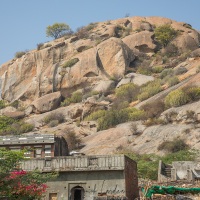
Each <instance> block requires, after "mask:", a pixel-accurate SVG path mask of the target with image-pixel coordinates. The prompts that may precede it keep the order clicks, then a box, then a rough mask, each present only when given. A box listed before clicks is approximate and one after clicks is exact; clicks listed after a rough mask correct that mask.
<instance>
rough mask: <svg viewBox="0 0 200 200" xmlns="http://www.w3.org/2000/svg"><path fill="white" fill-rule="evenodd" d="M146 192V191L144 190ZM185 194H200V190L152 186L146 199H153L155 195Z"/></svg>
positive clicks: (146, 194)
mask: <svg viewBox="0 0 200 200" xmlns="http://www.w3.org/2000/svg"><path fill="white" fill-rule="evenodd" d="M143 192H144V189H143ZM184 193H200V188H179V187H174V186H167V187H165V186H159V185H155V186H151V187H150V188H149V189H148V190H147V191H146V192H145V197H147V198H151V196H152V195H153V194H184Z"/></svg>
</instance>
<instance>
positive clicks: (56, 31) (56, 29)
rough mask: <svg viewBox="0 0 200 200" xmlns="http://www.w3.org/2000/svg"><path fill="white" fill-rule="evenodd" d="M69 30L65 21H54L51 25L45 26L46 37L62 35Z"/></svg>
mask: <svg viewBox="0 0 200 200" xmlns="http://www.w3.org/2000/svg"><path fill="white" fill-rule="evenodd" d="M70 31H71V29H70V27H69V25H67V24H65V23H55V24H53V25H51V26H47V28H46V35H47V37H53V38H54V39H57V38H60V37H62V36H63V35H65V34H67V33H69V32H70Z"/></svg>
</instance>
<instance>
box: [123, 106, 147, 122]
mask: <svg viewBox="0 0 200 200" xmlns="http://www.w3.org/2000/svg"><path fill="white" fill-rule="evenodd" d="M124 111H125V112H127V113H128V119H127V121H137V120H142V119H144V117H145V113H144V111H143V110H139V109H136V108H133V107H129V108H125V109H124ZM121 123H122V122H121Z"/></svg>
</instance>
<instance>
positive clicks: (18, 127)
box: [0, 117, 34, 135]
mask: <svg viewBox="0 0 200 200" xmlns="http://www.w3.org/2000/svg"><path fill="white" fill-rule="evenodd" d="M4 122H8V123H7V124H5V123H4V125H5V126H4V127H3V128H0V134H9V135H10V134H21V133H27V132H30V131H32V130H33V129H34V125H32V124H29V123H26V122H24V121H16V120H13V119H9V118H5V117H4Z"/></svg>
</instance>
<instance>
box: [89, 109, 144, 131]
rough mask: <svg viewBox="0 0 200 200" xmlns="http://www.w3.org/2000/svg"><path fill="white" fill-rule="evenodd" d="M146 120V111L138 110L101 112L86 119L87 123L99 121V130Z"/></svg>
mask: <svg viewBox="0 0 200 200" xmlns="http://www.w3.org/2000/svg"><path fill="white" fill-rule="evenodd" d="M143 118H144V111H142V110H138V109H136V108H124V109H120V110H113V109H111V110H108V111H105V110H99V111H96V112H94V113H91V114H90V115H89V116H87V117H86V118H85V120H87V121H93V120H94V121H97V122H98V130H105V129H108V128H111V127H114V126H116V125H118V124H120V123H124V122H128V121H137V120H140V119H143Z"/></svg>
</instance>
